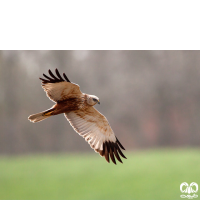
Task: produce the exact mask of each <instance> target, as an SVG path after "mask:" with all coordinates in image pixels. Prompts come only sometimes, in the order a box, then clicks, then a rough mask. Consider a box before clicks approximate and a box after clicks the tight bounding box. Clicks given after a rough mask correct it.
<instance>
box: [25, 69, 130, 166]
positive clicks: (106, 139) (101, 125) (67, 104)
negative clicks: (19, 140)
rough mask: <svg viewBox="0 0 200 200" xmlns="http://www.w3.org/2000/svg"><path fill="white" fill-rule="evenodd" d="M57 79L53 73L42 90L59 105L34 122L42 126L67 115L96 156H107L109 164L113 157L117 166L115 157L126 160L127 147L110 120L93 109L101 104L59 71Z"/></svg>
mask: <svg viewBox="0 0 200 200" xmlns="http://www.w3.org/2000/svg"><path fill="white" fill-rule="evenodd" d="M55 72H56V74H57V77H56V76H55V75H54V74H53V73H52V72H51V71H50V70H49V74H50V76H51V77H48V76H46V75H45V74H43V75H44V77H45V78H46V79H43V78H40V79H41V80H42V83H43V85H42V87H43V89H44V90H45V92H46V94H47V96H48V97H49V98H50V99H51V100H52V101H54V102H56V104H55V105H54V106H53V107H52V108H50V109H49V110H46V111H43V112H41V113H37V114H34V115H31V116H29V118H28V119H29V120H30V121H31V122H39V121H42V120H44V119H46V118H48V117H50V116H53V115H58V114H61V113H64V115H65V117H66V118H67V120H68V121H69V123H70V124H71V126H72V127H73V128H74V130H75V131H76V132H77V133H78V134H79V135H81V136H82V137H84V138H85V140H86V141H87V142H88V143H89V144H90V146H91V148H93V149H94V150H95V151H96V152H98V153H99V154H100V155H101V156H105V158H106V160H107V161H108V162H109V156H110V158H111V160H112V161H113V163H115V164H116V161H115V157H116V158H117V159H118V160H119V161H120V162H122V161H121V159H120V157H119V154H120V155H121V156H122V157H124V158H126V157H125V156H124V154H123V153H122V151H121V149H120V148H122V149H124V147H123V146H122V145H121V143H120V142H119V141H118V139H117V138H116V136H115V135H114V132H113V130H112V129H111V127H110V125H109V123H108V120H107V119H106V117H105V116H104V115H102V114H101V113H100V112H99V111H97V110H96V109H95V108H94V107H93V106H94V105H95V104H97V103H100V101H99V98H98V97H96V96H94V95H88V94H85V93H82V92H81V91H80V88H79V86H78V85H77V84H74V83H71V82H70V81H69V79H68V78H67V76H66V75H65V74H63V76H64V78H65V80H66V81H65V80H64V79H63V78H62V77H61V76H60V74H59V72H58V70H57V69H56V71H55Z"/></svg>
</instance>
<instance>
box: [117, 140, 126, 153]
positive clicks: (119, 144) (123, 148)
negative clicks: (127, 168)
mask: <svg viewBox="0 0 200 200" xmlns="http://www.w3.org/2000/svg"><path fill="white" fill-rule="evenodd" d="M116 140H117V143H118V144H119V146H120V147H121V148H122V149H123V150H126V149H125V148H124V147H123V146H122V144H121V143H120V141H119V140H118V139H117V137H116Z"/></svg>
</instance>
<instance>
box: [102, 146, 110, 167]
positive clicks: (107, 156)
mask: <svg viewBox="0 0 200 200" xmlns="http://www.w3.org/2000/svg"><path fill="white" fill-rule="evenodd" d="M103 146H104V148H103V149H105V159H106V161H107V162H108V163H110V161H109V154H108V149H107V145H106V144H105V143H104V144H103Z"/></svg>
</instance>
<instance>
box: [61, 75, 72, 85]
mask: <svg viewBox="0 0 200 200" xmlns="http://www.w3.org/2000/svg"><path fill="white" fill-rule="evenodd" d="M63 76H64V78H65V79H66V81H67V82H70V83H71V81H70V80H69V79H68V78H67V76H66V74H65V73H63Z"/></svg>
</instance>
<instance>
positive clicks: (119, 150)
mask: <svg viewBox="0 0 200 200" xmlns="http://www.w3.org/2000/svg"><path fill="white" fill-rule="evenodd" d="M117 150H118V152H119V154H120V155H121V156H122V157H123V158H125V159H127V158H126V156H125V155H124V154H123V153H122V151H121V149H120V148H119V146H118V145H117Z"/></svg>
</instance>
